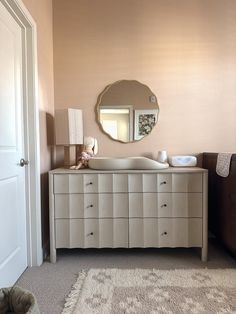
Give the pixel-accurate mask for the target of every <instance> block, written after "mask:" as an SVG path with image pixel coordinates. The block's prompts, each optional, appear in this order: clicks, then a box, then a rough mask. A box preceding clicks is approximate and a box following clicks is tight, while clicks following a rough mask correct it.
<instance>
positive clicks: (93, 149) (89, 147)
mask: <svg viewBox="0 0 236 314" xmlns="http://www.w3.org/2000/svg"><path fill="white" fill-rule="evenodd" d="M97 152H98V143H97V139H96V138H94V137H92V136H87V137H84V144H83V147H82V152H81V153H80V154H79V155H78V157H77V165H75V166H72V167H71V169H76V170H78V169H81V168H87V167H88V162H89V159H91V158H92V157H94V156H95V155H96V154H97Z"/></svg>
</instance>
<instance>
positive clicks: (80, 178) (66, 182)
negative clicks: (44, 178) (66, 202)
mask: <svg viewBox="0 0 236 314" xmlns="http://www.w3.org/2000/svg"><path fill="white" fill-rule="evenodd" d="M97 192H98V176H97V174H64V175H61V174H56V175H54V193H55V194H60V193H70V194H73V193H97Z"/></svg>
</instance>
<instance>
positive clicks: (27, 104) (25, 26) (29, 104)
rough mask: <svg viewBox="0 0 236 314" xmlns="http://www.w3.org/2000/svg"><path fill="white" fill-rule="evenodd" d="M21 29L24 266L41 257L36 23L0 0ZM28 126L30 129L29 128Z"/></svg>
mask: <svg viewBox="0 0 236 314" xmlns="http://www.w3.org/2000/svg"><path fill="white" fill-rule="evenodd" d="M0 1H1V2H2V4H3V5H4V6H5V7H6V9H7V10H8V11H9V12H10V14H11V15H12V16H13V17H14V19H15V20H16V21H17V23H18V24H19V25H20V27H21V28H22V30H23V37H24V42H23V45H24V49H23V68H24V69H25V71H23V82H24V84H23V85H24V128H25V130H24V131H25V138H26V140H25V159H28V160H29V162H30V163H29V166H28V169H27V171H26V191H27V193H26V201H27V241H28V243H27V248H28V266H39V265H41V264H42V261H43V251H42V235H41V196H40V147H39V106H38V69H37V29H36V23H35V22H34V20H33V18H32V17H31V15H30V13H29V11H28V10H27V9H26V7H25V5H24V4H23V2H22V1H21V0H0ZM29 130H30V132H29Z"/></svg>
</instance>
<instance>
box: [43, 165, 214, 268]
mask: <svg viewBox="0 0 236 314" xmlns="http://www.w3.org/2000/svg"><path fill="white" fill-rule="evenodd" d="M49 183H50V252H51V255H50V258H51V262H56V249H57V248H133V247H139V248H144V247H158V248H161V247H199V248H201V249H202V261H206V260H207V237H208V236H207V170H205V169H201V168H195V167H193V168H168V169H165V170H155V171H153V170H122V171H121V170H119V171H96V170H91V169H85V170H67V169H56V170H53V171H50V172H49Z"/></svg>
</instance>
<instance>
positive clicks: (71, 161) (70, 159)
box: [64, 145, 77, 168]
mask: <svg viewBox="0 0 236 314" xmlns="http://www.w3.org/2000/svg"><path fill="white" fill-rule="evenodd" d="M76 162H77V161H76V145H69V146H64V167H65V168H70V167H71V166H74V165H76Z"/></svg>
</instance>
